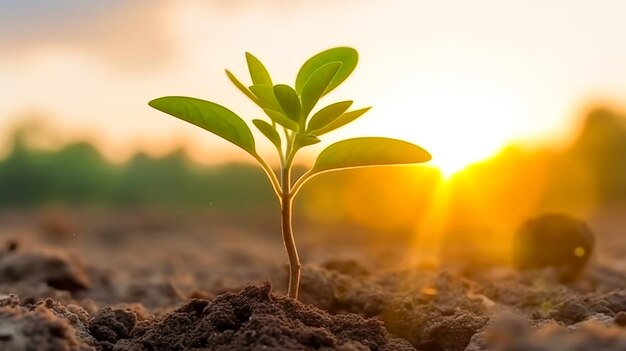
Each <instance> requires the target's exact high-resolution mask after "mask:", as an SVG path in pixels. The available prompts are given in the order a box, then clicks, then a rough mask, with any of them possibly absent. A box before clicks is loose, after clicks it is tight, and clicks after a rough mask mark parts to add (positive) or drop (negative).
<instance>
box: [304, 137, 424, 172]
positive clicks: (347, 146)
mask: <svg viewBox="0 0 626 351" xmlns="http://www.w3.org/2000/svg"><path fill="white" fill-rule="evenodd" d="M430 159H431V156H430V154H429V153H428V152H427V151H426V150H424V149H422V148H421V147H419V146H417V145H414V144H411V143H408V142H406V141H402V140H396V139H389V138H375V137H369V138H354V139H347V140H343V141H340V142H337V143H334V144H332V145H330V146H329V147H327V148H326V149H324V151H322V152H321V153H320V155H319V156H318V157H317V160H316V161H315V165H314V166H313V168H312V171H313V172H314V173H320V172H327V171H333V170H339V169H344V168H354V167H368V166H383V165H397V164H410V163H421V162H426V161H429V160H430Z"/></svg>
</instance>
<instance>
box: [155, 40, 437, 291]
mask: <svg viewBox="0 0 626 351" xmlns="http://www.w3.org/2000/svg"><path fill="white" fill-rule="evenodd" d="M246 62H247V64H248V70H249V72H250V78H251V80H252V85H250V86H249V87H248V88H246V86H245V85H244V84H243V83H241V82H240V81H239V80H238V79H237V78H235V76H234V75H233V74H232V73H231V72H230V71H228V70H227V71H226V74H227V76H228V78H229V79H230V80H231V81H232V82H233V84H235V86H236V87H237V88H238V89H239V90H240V91H241V92H243V93H244V94H245V95H246V96H247V97H248V98H250V99H251V100H252V101H253V102H254V103H255V104H257V105H258V106H259V107H260V108H261V109H263V111H264V112H265V114H266V115H267V116H268V117H269V118H270V121H269V122H267V121H263V120H260V119H255V120H253V124H254V125H255V126H256V127H257V128H258V129H259V131H261V133H262V134H263V135H264V136H265V137H266V138H267V139H268V140H269V141H270V142H271V143H272V144H274V146H275V147H276V150H277V152H278V154H279V158H280V162H281V163H280V174H276V173H275V172H274V170H272V169H271V168H270V166H269V165H268V163H267V162H266V161H265V160H264V159H262V158H261V157H260V156H259V155H258V154H257V153H256V150H255V143H254V138H253V137H252V134H251V132H250V129H249V128H248V127H247V125H246V124H245V122H244V121H243V120H242V119H241V118H239V117H238V116H237V115H236V114H235V113H233V112H232V111H230V110H228V109H226V108H225V107H222V106H220V105H218V104H215V103H212V102H208V101H204V100H199V99H195V98H188V97H165V98H160V99H156V100H153V101H151V102H150V106H152V107H154V108H156V109H158V110H160V111H163V112H165V113H168V114H170V115H172V116H174V117H178V118H180V119H182V120H184V121H187V122H189V123H192V124H194V125H197V126H199V127H201V128H204V129H206V130H208V131H210V132H212V133H214V134H216V135H218V136H220V137H222V138H224V139H226V140H228V141H230V142H231V143H233V144H235V145H237V146H239V147H241V148H242V149H244V150H246V151H248V153H250V154H251V155H252V156H253V157H254V158H255V159H256V160H257V161H258V162H259V164H260V165H261V167H262V168H263V170H264V171H265V173H266V174H267V176H268V178H269V180H270V182H271V184H272V187H273V189H274V192H275V194H276V197H277V198H278V200H279V202H280V204H281V207H282V211H281V214H282V224H283V225H282V228H283V238H284V240H285V247H286V248H287V252H288V255H289V260H290V267H291V268H290V280H289V281H290V282H289V296H291V297H297V294H298V292H297V291H298V284H299V279H300V278H299V277H300V263H299V259H298V254H297V250H296V247H295V242H294V239H293V233H292V229H291V215H292V208H291V203H292V200H293V198H294V196H295V195H296V194H297V193H298V190H299V189H300V187H301V186H302V185H303V184H304V183H305V182H306V181H307V180H308V179H310V178H311V177H312V176H315V175H316V174H320V173H323V172H328V171H333V170H339V169H344V168H354V167H367V166H382V165H392V164H409V163H420V162H426V161H428V160H430V154H428V152H426V151H425V150H424V149H422V148H420V147H419V146H416V145H413V144H411V143H408V142H405V141H400V140H394V139H389V138H356V139H349V140H344V141H340V142H338V143H335V144H332V145H330V146H329V147H327V148H326V149H325V150H324V151H322V153H321V154H320V155H319V157H318V159H317V161H316V162H315V165H314V166H313V168H311V169H310V170H309V171H307V172H305V173H304V174H302V175H301V176H300V177H299V178H298V179H297V180H296V181H295V182H293V181H292V179H291V169H292V165H293V161H294V158H295V156H296V153H297V152H298V151H299V150H300V149H301V148H303V147H306V146H309V145H313V144H317V143H319V142H320V141H321V140H320V139H319V136H321V135H323V134H325V133H328V132H330V131H333V130H335V129H337V128H340V127H342V126H344V125H346V124H348V123H350V122H352V121H354V120H355V119H357V118H358V117H360V116H361V115H363V114H364V113H365V112H367V111H368V110H369V107H367V108H361V109H357V110H353V111H347V110H348V109H349V108H350V107H351V106H352V101H342V102H338V103H334V104H331V105H328V106H326V107H324V108H322V109H320V110H319V111H317V112H316V113H314V114H313V117H310V114H311V112H313V110H314V108H315V106H316V105H317V104H318V102H319V100H320V99H321V98H322V97H323V96H324V95H326V94H328V93H329V92H330V91H332V90H333V89H335V88H336V87H337V86H338V85H339V84H341V83H342V82H343V81H345V80H346V79H347V78H348V76H350V74H351V73H352V72H353V71H354V68H355V67H356V64H357V62H358V54H357V51H356V50H354V49H352V48H348V47H338V48H333V49H329V50H326V51H323V52H320V53H319V54H317V55H315V56H313V57H311V58H310V59H308V60H307V61H306V62H305V63H304V65H302V68H301V69H300V71H299V72H298V75H297V77H296V83H295V88H292V87H290V86H288V85H284V84H278V85H274V84H273V83H272V79H271V77H270V75H269V73H268V71H267V69H266V68H265V66H264V65H263V63H261V61H259V60H258V59H257V58H256V57H255V56H253V55H252V54H250V53H246ZM309 117H310V118H309ZM281 129H282V130H281ZM281 132H282V133H281ZM279 178H280V180H279Z"/></svg>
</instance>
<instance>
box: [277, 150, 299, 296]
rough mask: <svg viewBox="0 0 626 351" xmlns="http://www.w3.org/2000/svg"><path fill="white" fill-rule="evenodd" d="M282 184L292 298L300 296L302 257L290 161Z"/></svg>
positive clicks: (283, 219)
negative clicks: (294, 222) (294, 223)
mask: <svg viewBox="0 0 626 351" xmlns="http://www.w3.org/2000/svg"><path fill="white" fill-rule="evenodd" d="M281 185H282V202H281V214H282V216H281V217H282V232H283V242H284V244H285V250H286V251H287V256H289V288H288V290H287V295H288V296H289V297H291V298H294V299H297V298H298V287H299V286H300V267H301V265H300V258H299V257H298V250H297V248H296V242H295V239H294V237H293V228H292V226H291V222H292V214H293V210H292V206H293V197H292V196H291V194H290V188H291V164H290V163H289V162H288V163H287V165H286V167H284V168H283V169H282V172H281Z"/></svg>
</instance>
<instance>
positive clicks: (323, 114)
mask: <svg viewBox="0 0 626 351" xmlns="http://www.w3.org/2000/svg"><path fill="white" fill-rule="evenodd" d="M350 106H352V101H341V102H336V103H334V104H330V105H328V106H326V107H324V108H323V109H321V110H319V111H317V112H316V113H315V114H314V115H313V117H311V120H310V121H309V125H308V126H307V128H306V130H307V132H309V133H310V132H311V131H315V130H318V129H321V128H324V127H326V126H327V125H329V124H330V123H332V122H333V121H334V120H335V119H337V118H338V117H339V116H341V115H342V114H343V113H344V112H346V110H347V109H349V108H350Z"/></svg>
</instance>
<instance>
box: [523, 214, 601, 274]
mask: <svg viewBox="0 0 626 351" xmlns="http://www.w3.org/2000/svg"><path fill="white" fill-rule="evenodd" d="M594 241H595V240H594V236H593V233H592V232H591V229H589V227H588V226H587V224H586V223H585V222H584V221H582V220H579V219H575V218H572V217H570V216H568V215H564V214H547V215H543V216H541V217H538V218H534V219H531V220H528V221H527V222H526V223H524V224H523V225H522V226H521V228H520V229H519V230H518V232H517V233H516V235H515V238H514V242H513V261H514V263H515V265H516V266H517V267H518V268H519V269H522V270H527V269H541V268H546V267H552V268H555V269H556V270H557V273H558V275H559V278H560V279H561V280H562V281H570V280H573V279H574V278H576V277H577V276H578V275H579V274H580V272H581V271H582V269H583V268H584V267H585V264H586V263H587V261H588V260H589V257H590V256H591V253H592V250H593V247H594Z"/></svg>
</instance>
